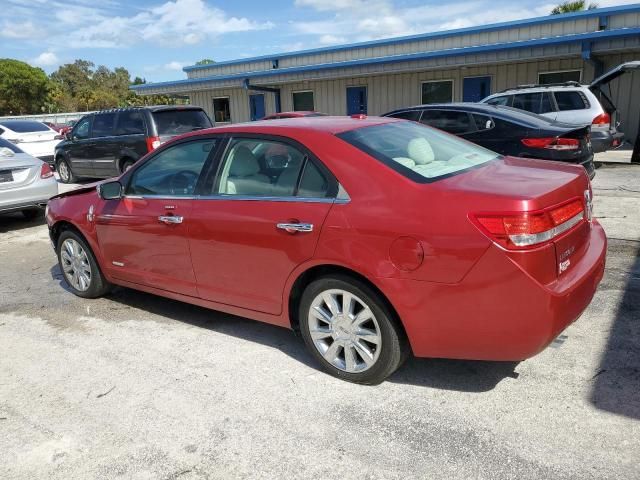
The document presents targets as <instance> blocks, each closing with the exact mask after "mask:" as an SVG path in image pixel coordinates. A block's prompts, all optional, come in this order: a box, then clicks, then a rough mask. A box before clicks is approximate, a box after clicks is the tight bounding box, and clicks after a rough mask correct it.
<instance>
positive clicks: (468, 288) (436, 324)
mask: <svg viewBox="0 0 640 480" xmlns="http://www.w3.org/2000/svg"><path fill="white" fill-rule="evenodd" d="M606 246H607V239H606V236H605V233H604V230H603V229H602V227H601V226H600V224H598V222H596V221H594V222H593V226H592V228H591V233H590V238H589V246H588V248H587V249H586V253H585V254H584V257H582V258H581V259H580V261H579V262H577V263H576V265H574V266H572V268H573V269H570V270H567V272H565V273H564V274H563V275H562V277H561V278H560V279H558V280H556V281H555V282H553V283H552V284H550V285H541V284H540V283H538V282H537V281H536V280H534V279H533V278H532V277H530V276H529V275H527V274H526V273H525V272H524V271H523V270H521V269H520V267H518V265H517V264H515V263H514V262H512V261H511V260H510V259H509V258H508V257H507V256H506V255H505V254H504V253H503V252H502V251H501V250H500V249H499V248H498V247H490V248H489V249H488V250H487V251H486V252H485V254H484V255H483V256H482V257H481V258H480V260H479V261H478V263H477V264H476V265H475V266H474V268H473V269H472V270H471V271H470V272H469V274H468V275H467V276H466V277H465V278H464V279H463V281H462V282H460V283H458V284H455V285H445V284H436V283H432V282H420V281H415V280H400V279H378V280H379V284H380V286H381V288H382V289H383V291H385V293H386V294H387V295H388V296H389V299H390V301H391V303H392V304H393V305H394V307H395V308H396V310H397V311H398V314H399V316H400V318H401V319H402V322H403V325H404V326H405V329H406V331H407V336H408V337H409V342H410V343H411V347H412V349H413V353H414V354H415V355H416V356H418V357H442V358H460V359H469V360H504V361H517V360H523V359H525V358H529V357H532V356H533V355H536V354H537V353H539V352H540V351H542V350H543V349H544V348H546V347H547V345H549V343H551V342H552V341H553V339H554V338H556V337H557V336H558V334H559V333H560V332H562V331H563V330H564V329H565V328H566V327H567V326H569V325H570V324H571V323H572V322H574V321H575V320H576V319H577V318H578V317H579V316H580V315H581V314H582V312H583V311H584V310H585V309H586V308H587V306H588V305H589V303H590V302H591V299H592V298H593V295H594V293H595V291H596V288H597V286H598V284H599V283H600V281H601V279H602V277H603V275H604V266H605V257H606Z"/></svg>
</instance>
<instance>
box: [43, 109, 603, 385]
mask: <svg viewBox="0 0 640 480" xmlns="http://www.w3.org/2000/svg"><path fill="white" fill-rule="evenodd" d="M47 222H48V225H49V229H50V234H51V239H52V241H53V244H54V245H55V248H56V251H57V254H58V257H59V262H60V268H61V270H62V272H63V273H64V277H65V279H66V280H67V282H68V283H69V285H70V287H71V290H72V291H73V292H74V293H75V294H76V295H79V296H81V297H87V298H93V297H98V296H100V295H104V294H105V293H106V292H108V290H109V288H110V286H111V285H113V284H116V285H122V286H125V287H130V288H134V289H138V290H143V291H146V292H151V293H155V294H157V295H161V296H165V297H170V298H174V299H179V300H183V301H185V302H189V303H193V304H197V305H201V306H205V307H209V308H212V309H215V310H220V311H224V312H229V313H233V314H237V315H242V316H245V317H249V318H252V319H256V320H260V321H264V322H268V323H272V324H275V325H280V326H283V327H288V328H293V329H295V330H299V331H300V332H301V334H302V337H303V338H304V340H305V342H306V344H307V346H308V347H309V350H310V351H311V353H312V355H313V356H314V357H316V359H317V360H318V361H319V363H320V364H321V365H322V366H323V367H324V369H326V370H327V371H328V372H330V373H331V374H333V375H335V376H337V377H340V378H342V379H345V380H349V381H354V382H359V383H376V382H380V381H382V380H384V379H385V378H386V377H387V376H389V375H390V374H391V373H393V372H394V371H395V370H396V369H397V368H398V367H399V366H400V364H401V363H402V361H403V359H404V358H405V357H406V356H407V355H408V354H410V353H412V354H413V355H416V356H419V357H447V358H461V359H483V360H522V359H525V358H527V357H530V356H532V355H535V354H536V353H538V352H540V351H541V350H542V349H544V348H545V347H546V346H547V345H548V344H549V343H550V342H551V341H552V340H553V339H554V338H555V337H556V336H557V335H558V334H559V333H560V332H562V330H564V329H565V328H566V327H567V326H568V325H569V324H570V323H571V322H573V321H574V320H576V319H577V318H578V317H579V316H580V314H581V313H582V311H583V310H584V309H585V308H586V307H587V305H588V304H589V302H590V301H591V298H592V297H593V294H594V292H595V290H596V287H597V286H598V283H599V282H600V280H601V278H602V276H603V271H604V264H605V251H606V242H607V240H606V237H605V233H604V231H603V229H602V227H601V226H600V224H599V223H598V222H597V221H596V220H594V219H593V218H592V217H591V187H590V184H589V179H588V178H587V175H586V173H585V170H584V169H583V168H582V167H580V166H573V165H560V164H558V163H554V162H546V161H539V160H525V159H520V158H509V157H501V156H499V155H497V154H495V153H493V152H491V151H488V150H485V149H483V148H481V147H478V146H476V145H473V144H471V143H468V142H466V141H464V140H461V139H459V138H456V137H453V136H450V135H448V134H446V133H443V132H440V131H438V130H434V129H432V128H429V127H426V126H423V125H420V124H417V123H414V122H408V121H403V120H395V119H389V118H359V119H353V118H347V117H322V118H310V119H305V118H302V119H295V120H283V121H280V122H270V121H265V122H256V123H252V124H242V125H235V126H228V127H221V128H215V129H209V130H201V131H197V132H193V133H190V134H187V135H184V136H181V137H179V138H177V139H175V140H173V141H171V142H168V143H166V144H164V145H163V146H162V147H161V148H159V149H157V150H154V151H153V152H151V153H149V154H148V155H147V156H146V157H145V158H144V159H142V160H141V161H139V162H138V163H136V165H135V166H134V167H132V168H131V170H129V171H128V172H126V173H124V174H123V175H122V176H121V177H119V179H118V180H116V181H109V182H105V183H102V184H100V185H98V187H97V188H96V187H95V186H89V187H86V188H82V189H78V190H74V191H71V192H67V193H65V194H62V195H58V196H57V197H54V198H53V199H52V200H51V201H50V203H49V207H48V213H47Z"/></svg>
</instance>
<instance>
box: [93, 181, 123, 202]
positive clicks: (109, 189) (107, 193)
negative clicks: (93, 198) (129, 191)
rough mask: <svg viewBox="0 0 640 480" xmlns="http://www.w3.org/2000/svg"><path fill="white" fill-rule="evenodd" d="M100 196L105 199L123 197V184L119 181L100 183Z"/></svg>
mask: <svg viewBox="0 0 640 480" xmlns="http://www.w3.org/2000/svg"><path fill="white" fill-rule="evenodd" d="M98 196H99V197H100V198H101V199H103V200H117V199H119V198H122V184H121V183H120V182H118V181H114V182H106V183H101V184H100V185H98Z"/></svg>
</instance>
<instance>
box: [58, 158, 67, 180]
mask: <svg viewBox="0 0 640 480" xmlns="http://www.w3.org/2000/svg"><path fill="white" fill-rule="evenodd" d="M58 174H59V175H60V179H61V180H62V181H64V182H66V181H68V180H69V166H68V165H67V162H65V161H62V162H60V163H59V164H58Z"/></svg>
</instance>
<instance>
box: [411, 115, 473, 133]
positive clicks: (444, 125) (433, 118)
mask: <svg viewBox="0 0 640 480" xmlns="http://www.w3.org/2000/svg"><path fill="white" fill-rule="evenodd" d="M420 122H421V123H425V124H427V125H429V126H430V127H434V128H438V129H440V130H444V131H445V132H448V133H453V134H454V135H460V134H462V133H468V132H470V131H472V130H474V128H473V127H472V126H471V120H470V119H469V114H468V113H467V112H455V111H452V110H425V111H424V112H422V118H421V119H420Z"/></svg>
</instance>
